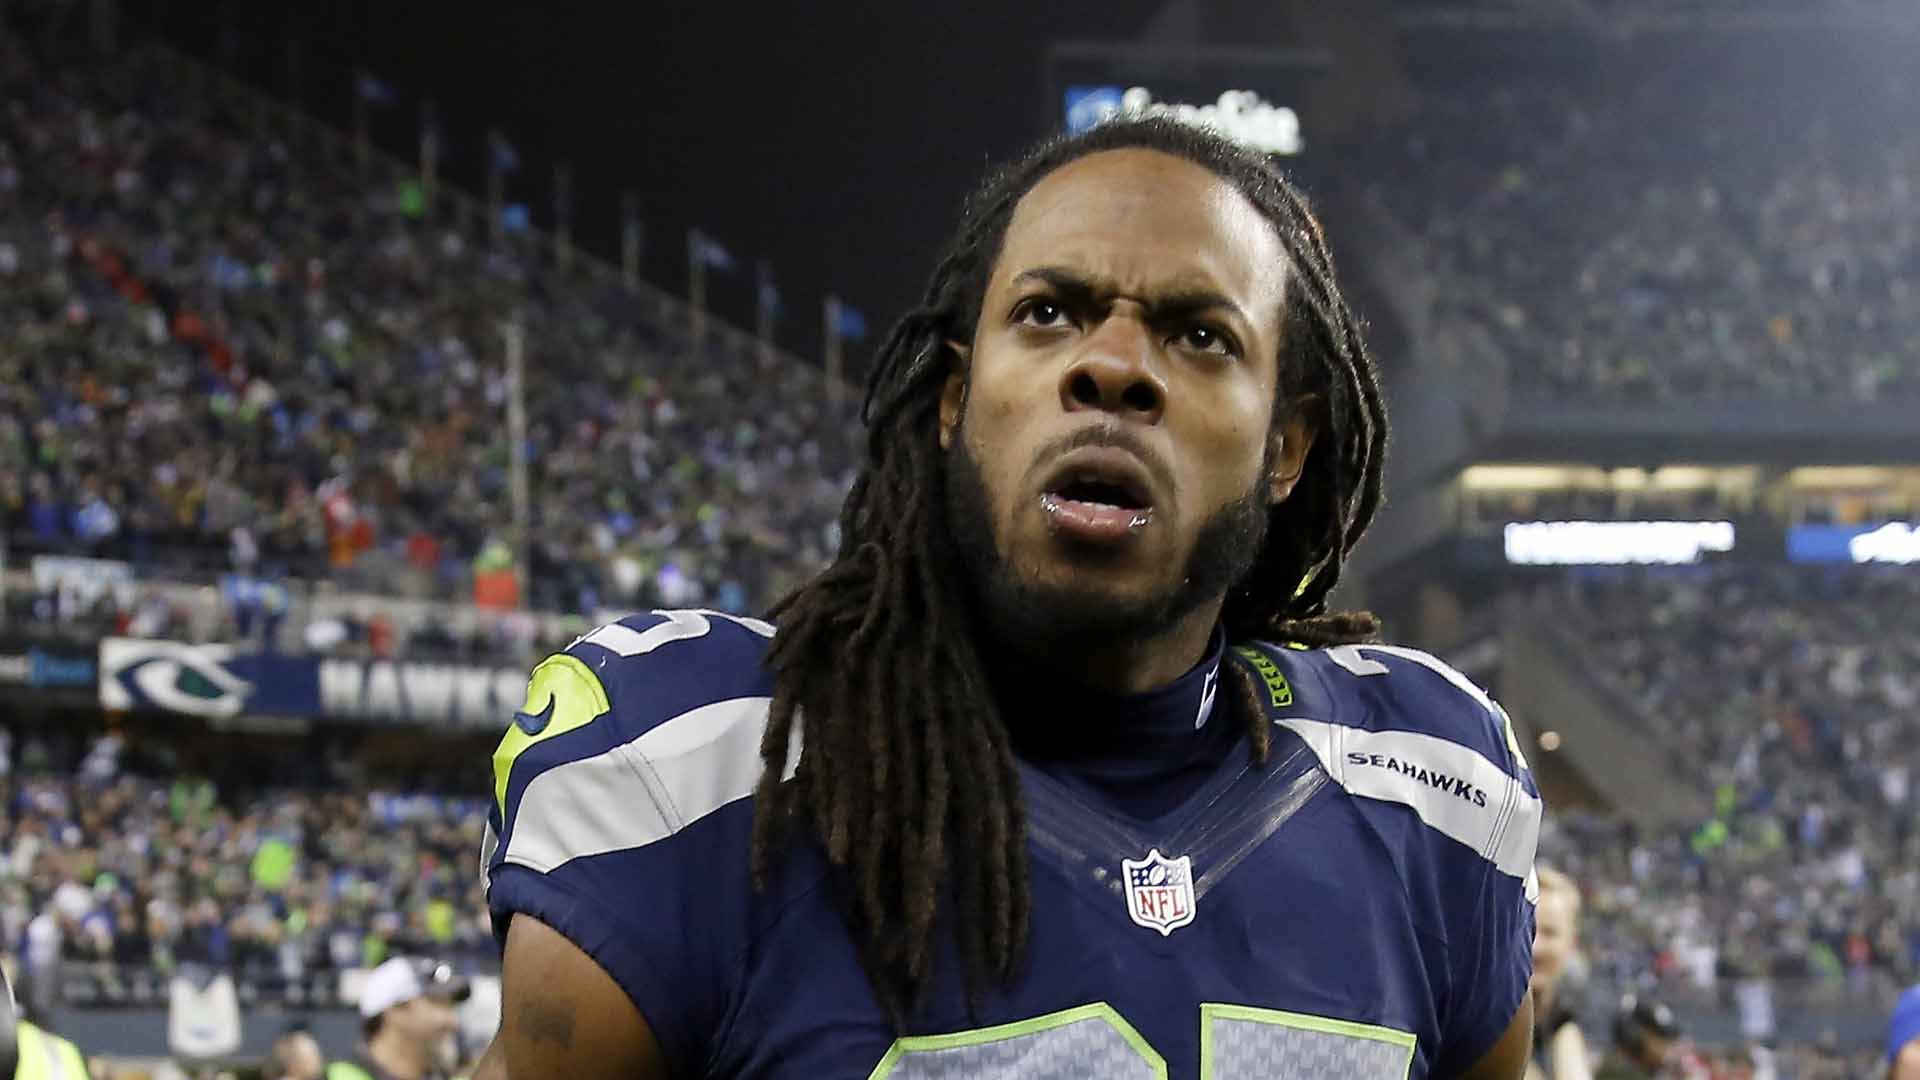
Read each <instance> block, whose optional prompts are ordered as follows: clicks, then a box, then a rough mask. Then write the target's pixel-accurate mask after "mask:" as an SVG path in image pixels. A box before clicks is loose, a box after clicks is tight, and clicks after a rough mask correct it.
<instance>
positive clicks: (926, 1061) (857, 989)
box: [483, 612, 1540, 1080]
mask: <svg viewBox="0 0 1920 1080" xmlns="http://www.w3.org/2000/svg"><path fill="white" fill-rule="evenodd" d="M772 633H773V628H772V627H770V626H768V625H766V624H765V623H760V622H757V621H755V620H749V619H739V618H734V617H730V616H723V615H719V614H716V613H712V612H656V613H653V614H650V615H641V616H635V617H633V618H629V619H624V620H622V621H620V622H618V623H613V624H610V625H608V626H604V627H602V628H600V629H598V630H596V631H594V632H593V633H591V634H588V635H586V636H585V637H584V638H582V639H581V640H580V641H578V642H576V643H575V644H574V645H573V646H571V647H570V648H569V649H568V650H567V651H566V652H565V653H562V654H560V655H558V656H555V657H552V658H550V659H548V660H547V661H545V662H544V663H542V664H541V665H540V666H539V667H537V668H536V669H535V670H534V674H533V677H532V679H531V681H530V683H529V688H528V695H527V703H526V706H525V708H524V710H523V711H522V712H521V713H519V714H517V715H516V716H515V717H514V720H513V726H512V727H511V728H509V730H508V732H507V734H506V736H505V738H504V739H503V740H502V742H501V745H500V748H499V750H498V751H496V753H495V756H494V778H495V791H494V794H495V798H496V805H495V807H494V809H493V813H492V815H491V820H490V822H489V829H488V835H487V840H486V845H485V850H484V852H483V861H484V865H485V872H486V876H487V885H488V900H489V905H490V907H491V910H492V913H493V918H494V926H495V929H496V932H497V933H499V934H500V935H502V937H504V935H505V932H506V928H507V924H508V922H509V920H510V919H511V917H512V916H513V915H514V914H516V913H526V914H529V915H532V916H534V917H537V918H539V919H540V920H542V921H543V922H546V923H547V924H549V925H551V926H553V927H554V928H555V929H556V930H558V931H559V932H560V933H561V934H563V935H565V936H566V937H567V938H568V939H569V940H571V941H572V942H574V943H575V944H576V945H578V946H579V947H580V948H581V949H582V950H584V951H585V952H586V953H587V954H588V955H589V956H592V957H593V958H594V959H595V960H596V961H597V962H598V963H599V964H600V965H601V966H602V967H603V968H605V969H606V970H607V972H608V973H609V974H610V975H611V976H612V977H613V978H614V980H615V981H616V982H618V983H619V984H620V986H621V987H622V988H624V989H625V990H626V992H627V993H628V994H629V995H630V996H631V997H632V999H633V1001H634V1004H635V1005H636V1006H638V1008H639V1010H640V1012H641V1014H642V1015H643V1016H644V1017H645V1018H646V1020H647V1023H648V1025H649V1026H650V1027H651V1028H652V1029H653V1032H654V1034H655V1035H656V1037H657V1038H658V1039H659V1042H660V1044H661V1047H662V1048H663V1050H664V1051H665V1053H666V1056H667V1059H668V1061H669V1062H670V1064H671V1066H672V1069H673V1072H674V1074H675V1075H676V1076H682V1077H742V1078H753V1080H825V1078H838V1077H856V1078H857V1077H872V1078H879V1077H891V1078H896V1080H909V1078H920V1077H929V1078H931V1077H956V1078H958V1077H970V1078H983V1077H984V1078H998V1080H1055V1078H1058V1080H1065V1078H1069V1077H1073V1078H1079V1077H1090V1076H1099V1077H1106V1078H1120V1080H1130V1078H1136V1077H1137V1078H1139V1080H1152V1078H1181V1080H1194V1078H1208V1080H1240V1078H1251V1077H1267V1076H1287V1077H1290V1078H1294V1080H1356V1078H1360V1080H1367V1078H1383V1080H1385V1078H1392V1080H1399V1078H1403V1077H1413V1078H1419V1077H1427V1076H1436V1077H1439V1076H1451V1075H1455V1074H1457V1073H1459V1072H1461V1071H1463V1070H1464V1069H1466V1068H1467V1067H1468V1066H1470V1065H1471V1064H1472V1063H1473V1062H1475V1061H1476V1060H1478V1059H1479V1058H1480V1057H1481V1056H1482V1055H1483V1054H1485V1053H1486V1051H1488V1050H1489V1049H1491V1048H1492V1046H1493V1044H1494V1042H1495V1041H1496V1040H1497V1039H1498V1038H1499V1036H1500V1034H1501V1033H1502V1032H1503V1031H1504V1030H1505V1027H1506V1025H1507V1022H1508V1020H1509V1019H1510V1018H1511V1017H1512V1016H1513V1013H1514V1012H1515V1010H1516V1009H1518V1007H1519V1005H1520V1001H1521V997H1522V995H1523V994H1525V993H1526V989H1527V979H1528V975H1529V972H1530V968H1531V953H1532V940H1533V904H1532V901H1533V896H1534V891H1535V884H1534V878H1533V867H1532V863H1533V850H1534V840H1535V837H1536V835H1537V833H1538V830H1539V824H1540V800H1539V795H1538V792H1537V790H1536V788H1535V787H1534V783H1533V780H1532V778H1531V776H1530V775H1529V774H1528V772H1527V767H1526V763H1525V761H1524V760H1523V759H1522V757H1521V754H1520V751H1519V747H1518V745H1517V744H1516V743H1515V742H1514V739H1513V736H1512V731H1511V726H1510V725H1509V724H1508V723H1507V720H1506V717H1505V714H1504V713H1502V712H1501V711H1500V709H1499V707H1498V706H1497V705H1495V704H1494V703H1493V702H1492V701H1490V700H1489V699H1488V698H1487V696H1486V695H1485V694H1484V693H1482V692H1481V691H1480V690H1479V689H1478V688H1477V687H1475V686H1474V685H1473V684H1472V683H1470V682H1468V681H1467V680H1466V679H1465V678H1464V677H1462V676H1461V675H1460V674H1459V673H1458V672H1455V671H1453V670H1452V669H1451V668H1448V667H1447V666H1446V665H1444V664H1442V663H1440V662H1439V661H1437V660H1435V659H1433V658H1432V657H1430V656H1428V655H1426V654H1424V653H1420V652H1416V651H1414V650H1410V649H1400V648H1393V647H1388V646H1372V645H1363V646H1346V647H1340V648H1333V649H1318V650H1299V649H1291V648H1278V647H1272V646H1268V645H1264V644H1257V643H1254V644H1243V645H1240V646H1238V647H1236V648H1233V649H1226V650H1222V651H1223V652H1224V654H1225V655H1224V659H1222V660H1219V661H1217V662H1218V663H1220V664H1228V665H1236V666H1239V667H1240V668H1242V669H1243V670H1244V672H1245V673H1247V674H1250V675H1252V676H1253V678H1254V680H1255V685H1256V686H1257V687H1258V695H1257V696H1258V697H1259V698H1260V701H1259V704H1260V705H1261V706H1262V707H1263V708H1264V709H1265V710H1266V714H1267V715H1266V717H1265V718H1264V719H1263V722H1266V723H1270V724H1271V725H1272V735H1273V753H1272V756H1271V758H1270V760H1269V762H1268V763H1267V764H1266V765H1264V766H1256V765H1253V764H1252V763H1251V762H1250V760H1249V755H1248V754H1247V753H1246V751H1245V742H1244V738H1243V737H1238V736H1234V735H1232V734H1231V733H1229V734H1228V735H1226V736H1223V737H1224V738H1227V739H1229V740H1230V741H1232V742H1233V745H1234V747H1235V752H1225V753H1219V754H1215V755H1212V756H1211V757H1209V758H1206V759H1205V762H1206V764H1205V765H1204V767H1188V766H1190V765H1191V763H1187V765H1183V766H1182V767H1181V768H1179V769H1176V770H1173V771H1171V772H1168V773H1167V774H1166V776H1165V779H1164V781H1163V782H1162V785H1163V786H1165V787H1166V788H1167V790H1166V791H1163V792H1160V793H1159V794H1160V796H1161V797H1158V798H1155V797H1152V795H1153V793H1151V792H1144V793H1143V792H1141V791H1138V790H1135V789H1137V788H1140V787H1141V784H1142V780H1141V778H1142V777H1143V776H1144V777H1147V778H1149V780H1151V779H1152V777H1154V776H1156V775H1158V774H1153V773H1151V772H1148V773H1141V772H1137V771H1136V772H1133V773H1116V772H1114V771H1113V770H1111V769H1109V770H1108V771H1107V772H1106V773H1103V774H1088V773H1084V772H1082V771H1079V770H1076V769H1073V768H1069V767H1065V766H1060V765H1058V763H1057V762H1055V761H1054V760H1053V759H1051V758H1049V757H1048V755H1046V754H1045V753H1039V752H1036V753H1034V754H1031V755H1030V754H1027V753H1025V752H1024V751H1023V752H1022V754H1021V766H1020V767H1021V773H1022V782H1023V791H1024V796H1025V798H1026V801H1027V811H1028V823H1029V844H1028V850H1029V853H1030V855H1031V858H1032V867H1033V869H1032V875H1031V880H1032V889H1033V906H1032V910H1033V921H1032V935H1031V939H1030V944H1029V946H1028V950H1027V953H1026V956H1025V959H1024V962H1023V964H1022V967H1021V969H1020V971H1019V972H1018V974H1017V977H1016V978H1015V979H1014V980H1013V981H1012V983H1011V984H1010V985H1007V986H1005V987H1003V988H999V989H998V990H996V991H994V992H991V993H988V994H987V995H986V996H985V997H984V999H983V1000H982V1001H981V1003H980V1006H979V1008H978V1010H977V1011H975V1012H974V1013H973V1014H972V1015H969V1013H968V1009H967V1006H966V1002H965V997H964V994H963V992H962V988H961V986H960V975H959V971H958V968H959V967H960V965H959V963H958V961H957V957H956V956H955V955H954V953H953V946H952V945H951V943H950V942H949V943H947V944H946V945H944V946H943V947H944V948H945V950H946V952H945V953H944V954H943V955H942V956H940V958H939V962H938V965H937V967H936V969H935V983H934V985H933V987H932V990H931V992H930V993H929V995H928V1002H927V1004H926V1006H925V1007H924V1008H923V1009H921V1010H920V1011H919V1012H918V1013H917V1014H916V1016H915V1018H914V1020H913V1021H912V1026H911V1028H910V1030H909V1031H908V1033H906V1034H905V1035H904V1036H896V1033H895V1032H894V1031H893V1030H892V1029H891V1028H890V1027H889V1025H888V1023H887V1022H886V1019H885V1017H884V1016H883V1014H882V1012H881V1010H880V1008H879V1007H878V1005H877V1004H876V1002H875V999H874V997H873V993H872V991H871V989H870V987H869V985H868V983H867V980H866V977H865V975H864V974H863V972H862V970H861V967H860V964H859V960H858V956H857V951H856V946H855V944H854V941H853V939H852V938H851V937H850V935H849V932H848V930H847V927H846V925H845V923H844V922H843V920H842V917H841V915H840V913H839V911H838V909H837V908H836V906H835V904H834V902H833V899H832V896H833V892H834V890H833V888H832V887H831V886H830V883H829V876H828V868H827V865H826V862H825V859H824V857H823V856H822V855H821V854H820V853H819V852H818V850H817V849H816V848H814V847H813V846H812V845H809V844H802V845H799V846H798V847H797V848H796V850H795V851H794V852H793V853H792V854H791V855H790V856H789V857H788V858H787V859H786V861H785V862H784V863H783V864H782V869H781V871H780V872H779V873H777V874H776V875H774V878H773V880H772V882H770V884H769V886H768V888H767V889H765V890H756V889H755V888H754V887H753V884H752V881H751V878H750V873H749V866H748V852H749V844H750V834H751V830H752V817H753V799H752V793H753V791H754V788H755V785H756V784H757V782H758V780H759V777H760V773H761V761H760V757H759V747H760V740H761V735H762V732H763V731H764V729H765V725H766V718H767V710H768V706H769V704H770V700H771V699H770V695H771V692H772V683H771V677H770V674H769V673H768V671H767V670H766V669H765V667H764V666H763V657H764V653H765V650H766V646H767V643H768V639H769V638H770V637H771V635H772ZM1216 676H1217V677H1216ZM1193 683H1194V685H1196V686H1198V687H1199V689H1197V690H1196V691H1194V692H1195V693H1196V695H1197V700H1198V708H1197V709H1195V710H1190V711H1188V712H1187V713H1186V714H1185V715H1187V716H1193V717H1194V720H1193V721H1192V722H1191V727H1189V728H1188V732H1189V734H1191V735H1193V736H1194V737H1195V738H1196V739H1204V737H1205V736H1206V731H1203V730H1196V729H1203V728H1207V727H1208V725H1209V715H1210V714H1212V713H1221V714H1223V716H1222V717H1220V718H1216V719H1215V720H1214V721H1212V728H1213V729H1215V730H1218V729H1219V727H1220V724H1222V723H1226V722H1227V721H1226V719H1225V718H1224V717H1225V715H1226V714H1232V715H1234V719H1233V720H1232V723H1234V724H1237V725H1239V727H1240V730H1241V731H1244V727H1245V723H1246V722H1247V721H1248V719H1249V718H1248V717H1246V715H1245V712H1244V709H1245V708H1246V706H1243V705H1232V704H1230V699H1236V698H1237V697H1238V696H1239V695H1237V694H1230V693H1228V692H1227V686H1228V684H1229V679H1228V678H1227V676H1226V673H1224V672H1219V671H1215V670H1212V669H1209V670H1207V671H1206V672H1204V673H1198V674H1196V675H1195V676H1194V679H1193ZM1234 685H1240V684H1239V683H1238V681H1237V680H1236V681H1235V682H1234ZM1157 752H1158V751H1157V750H1156V753H1157ZM795 753H796V755H797V753H798V749H797V747H796V750H795ZM787 768H788V770H789V773H790V772H791V769H792V768H793V762H791V761H790V762H789V763H788V765H787ZM1089 775H1091V776H1092V779H1089ZM1156 782H1159V781H1156ZM1149 786H1151V785H1149Z"/></svg>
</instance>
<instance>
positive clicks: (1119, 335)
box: [1060, 311, 1167, 424]
mask: <svg viewBox="0 0 1920 1080" xmlns="http://www.w3.org/2000/svg"><path fill="white" fill-rule="evenodd" d="M1060 404H1061V406H1062V407H1063V408H1065V409H1066V410H1067V411H1068V412H1080V411H1082V410H1086V409H1098V410H1100V411H1102V412H1107V413H1112V414H1113V415H1115V416H1116V417H1123V418H1125V419H1128V420H1133V421H1136V422H1138V423H1142V424H1157V423H1159V422H1160V417H1161V415H1162V414H1163V413H1165V411H1166V404H1167V385H1166V383H1165V381H1163V380H1162V379H1161V377H1160V373H1159V370H1158V365H1157V364H1155V363H1154V343H1153V335H1152V333H1151V332H1149V330H1148V328H1147V327H1146V326H1144V325H1143V324H1142V323H1141V322H1140V320H1139V319H1138V318H1137V317H1134V316H1133V315H1132V314H1131V313H1129V312H1124V311H1114V312H1113V313H1111V314H1110V315H1108V316H1107V318H1105V319H1104V320H1102V321H1101V324H1100V327H1099V329H1098V330H1096V331H1094V332H1093V334H1091V335H1090V336H1089V337H1088V339H1087V342H1086V345H1085V347H1084V348H1082V349H1081V351H1080V355H1079V356H1078V357H1076V358H1075V359H1074V361H1073V363H1072V364H1070V365H1069V366H1068V367H1067V370H1066V372H1065V373H1064V374H1062V375H1061V377H1060Z"/></svg>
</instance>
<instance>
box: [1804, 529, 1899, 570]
mask: <svg viewBox="0 0 1920 1080" xmlns="http://www.w3.org/2000/svg"><path fill="white" fill-rule="evenodd" d="M1787 559H1788V561H1790V562H1815V563H1817V562H1844V563H1899V564H1906V565H1910V564H1912V563H1916V562H1920V526H1914V525H1908V524H1905V523H1903V522H1898V521H1889V522H1884V523H1880V524H1874V525H1795V526H1794V527H1793V528H1791V529H1788V530H1787Z"/></svg>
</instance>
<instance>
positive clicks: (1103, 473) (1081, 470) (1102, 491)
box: [1040, 447, 1153, 543]
mask: <svg viewBox="0 0 1920 1080" xmlns="http://www.w3.org/2000/svg"><path fill="white" fill-rule="evenodd" d="M1040 508H1041V509H1042V510H1043V511H1045V512H1046V514H1047V520H1048V521H1049V523H1050V524H1051V525H1052V527H1053V529H1054V530H1055V531H1056V532H1059V533H1062V534H1064V535H1066V536H1068V537H1070V538H1073V539H1076V540H1081V541H1086V542H1090V543H1114V542H1117V541H1120V540H1124V539H1126V538H1128V537H1130V536H1132V535H1134V534H1136V533H1138V532H1140V531H1141V530H1143V529H1145V528H1146V527H1147V526H1148V525H1149V524H1150V523H1151V522H1152V520H1153V495H1152V488H1151V486H1150V484H1149V482H1148V480H1147V476H1146V470H1145V469H1144V468H1142V467H1141V465H1140V463H1139V461H1138V460H1136V459H1135V458H1134V457H1133V456H1132V455H1131V454H1128V453H1126V452H1125V451H1121V450H1114V449H1111V448H1104V447H1094V448H1088V449H1086V450H1082V451H1076V452H1074V453H1072V454H1069V455H1068V456H1067V460H1066V461H1064V462H1063V463H1062V464H1061V466H1060V468H1059V469H1058V470H1057V471H1056V473H1055V475H1054V477H1053V479H1052V480H1051V481H1050V482H1048V483H1047V485H1046V486H1045V488H1044V489H1043V490H1042V492H1041V495H1040Z"/></svg>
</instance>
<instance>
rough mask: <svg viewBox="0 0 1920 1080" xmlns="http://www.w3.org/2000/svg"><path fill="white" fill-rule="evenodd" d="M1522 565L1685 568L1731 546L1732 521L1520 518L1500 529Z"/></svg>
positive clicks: (1514, 558)
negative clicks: (1546, 519)
mask: <svg viewBox="0 0 1920 1080" xmlns="http://www.w3.org/2000/svg"><path fill="white" fill-rule="evenodd" d="M1502 538H1503V540H1504V542H1505V547H1506V555H1507V562H1509V563H1512V564H1514V565H1520V566H1620V565H1646V566H1655V565H1657V566H1684V565H1686V564H1688V563H1697V562H1700V561H1701V560H1702V559H1704V558H1705V557H1707V556H1708V555H1709V554H1714V555H1721V554H1725V553H1727V552H1730V551H1732V550H1733V543H1734V528H1733V522H1731V521H1516V522H1512V523H1510V524H1508V525H1507V526H1506V527H1505V528H1504V529H1503V530H1502Z"/></svg>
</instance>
